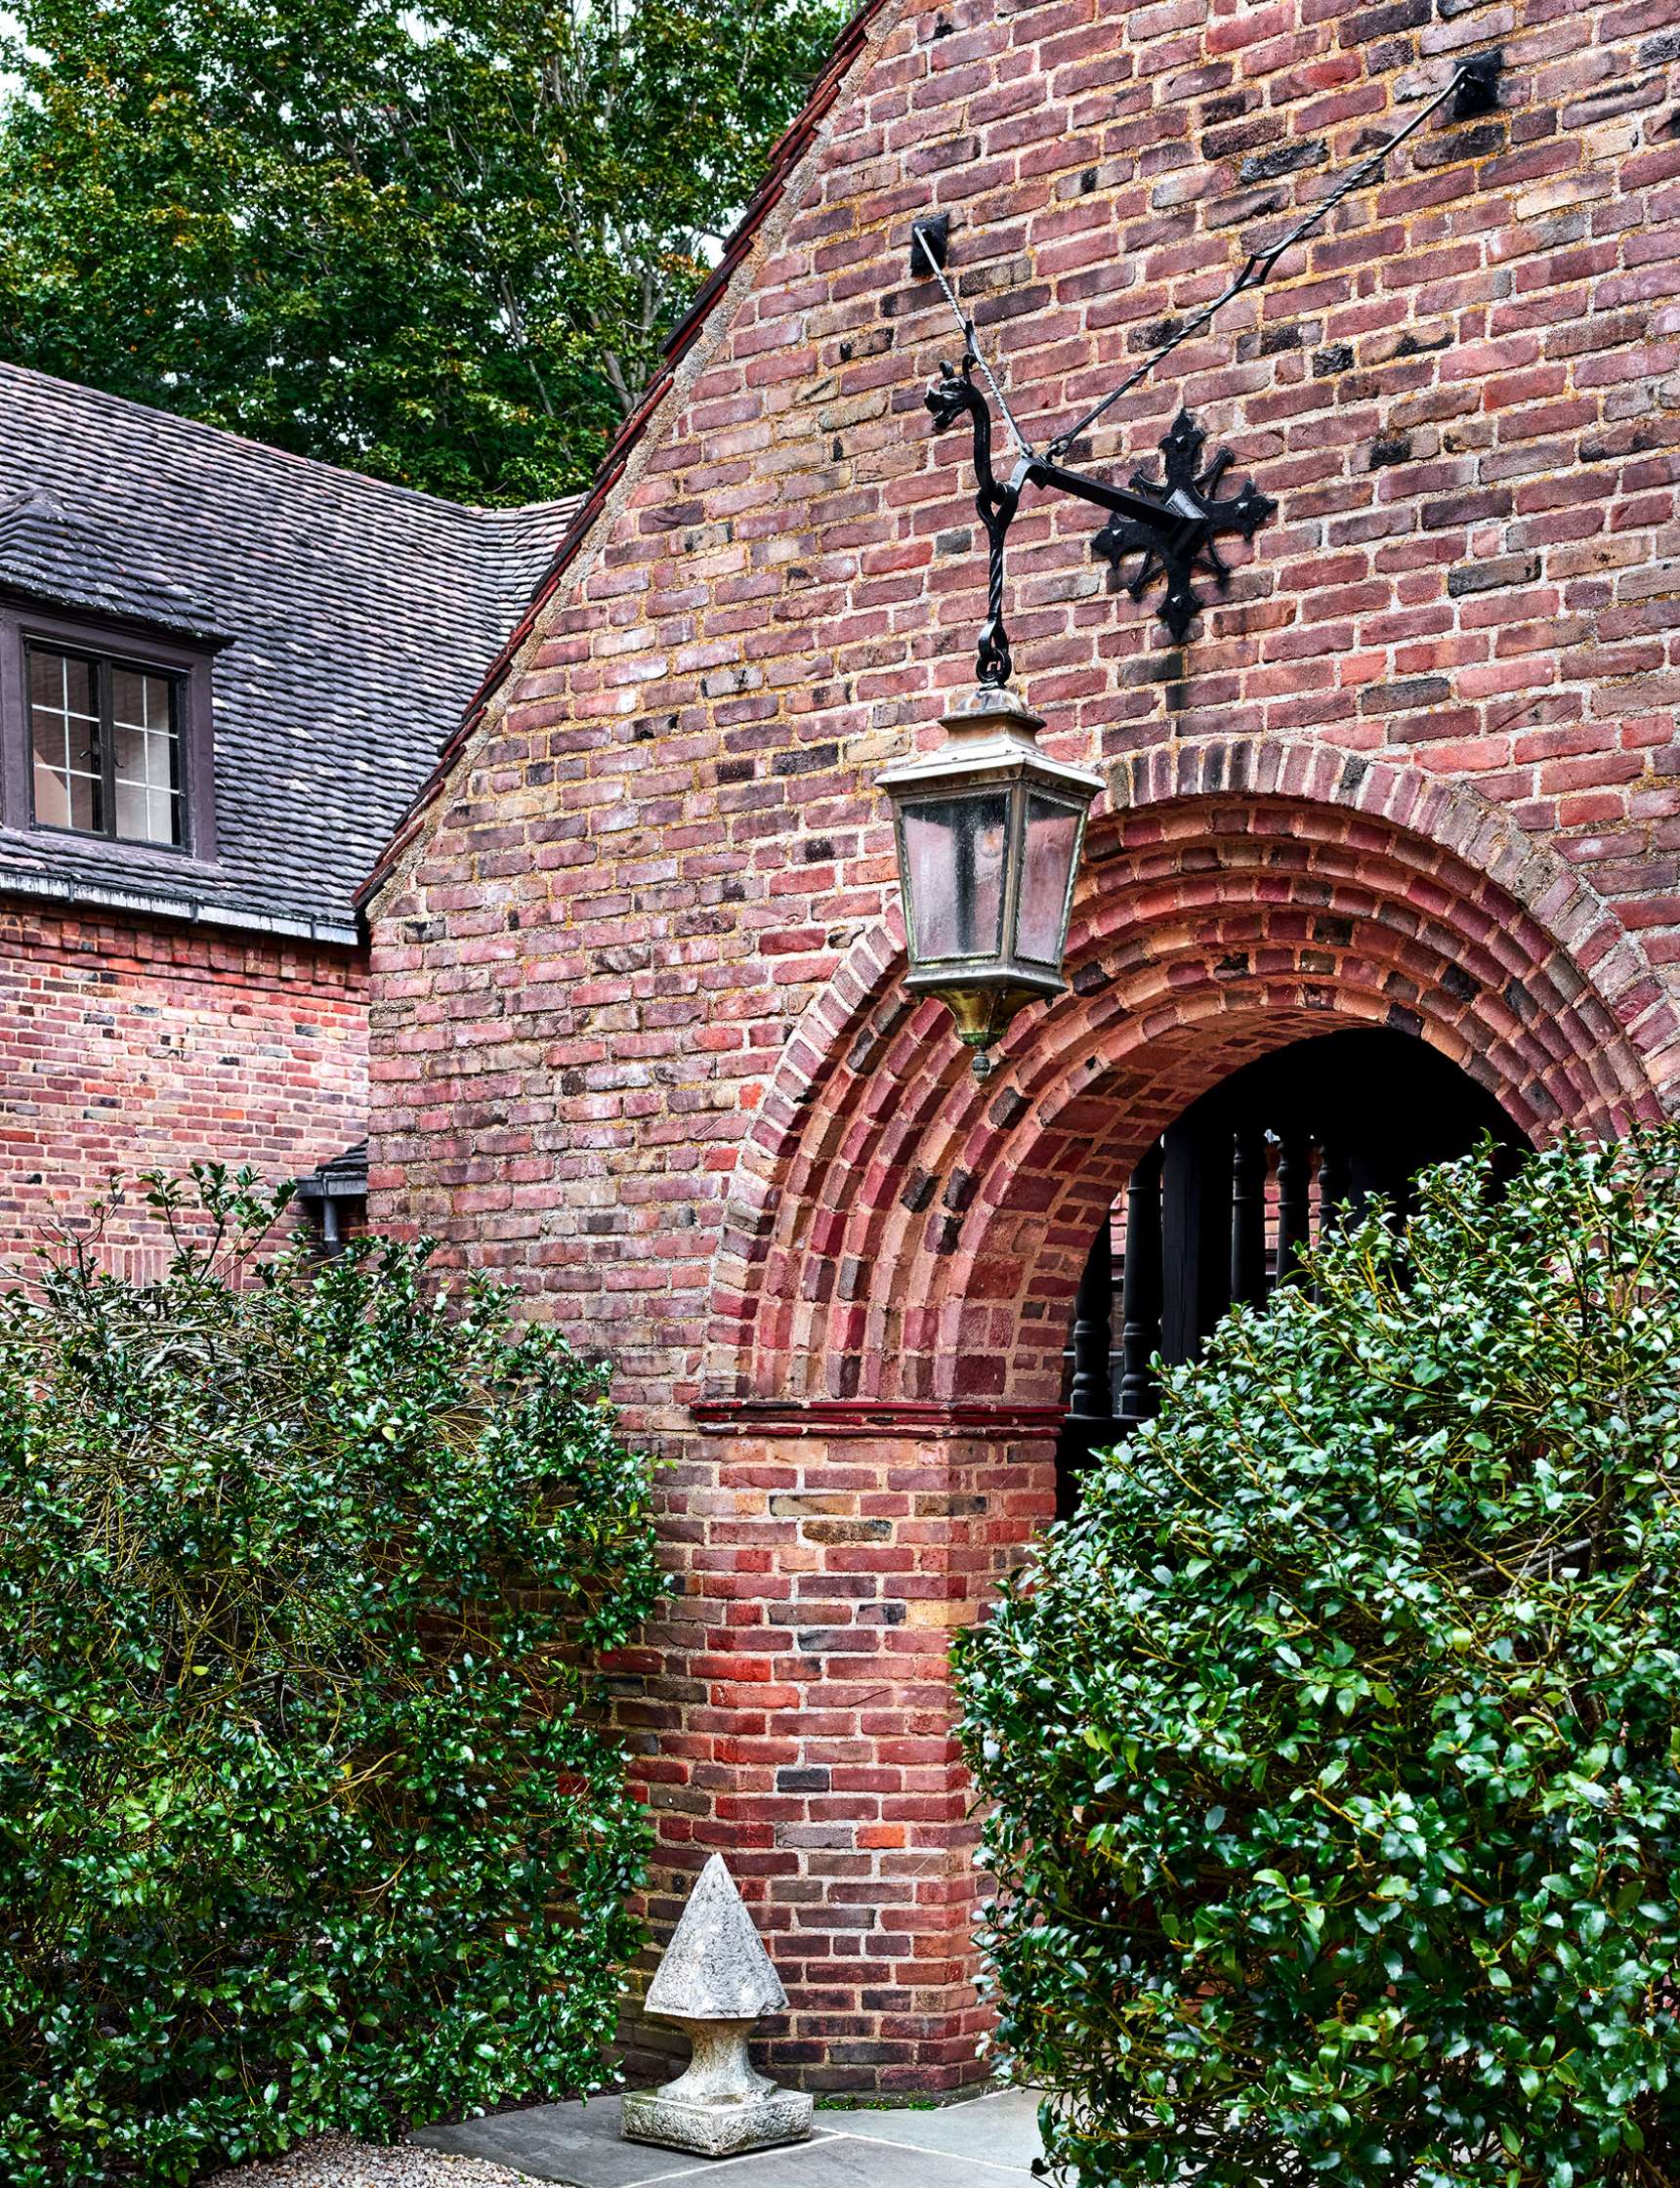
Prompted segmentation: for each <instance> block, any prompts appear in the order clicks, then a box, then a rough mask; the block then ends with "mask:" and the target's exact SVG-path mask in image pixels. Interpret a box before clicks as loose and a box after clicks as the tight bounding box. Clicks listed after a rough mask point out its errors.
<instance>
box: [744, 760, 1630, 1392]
mask: <svg viewBox="0 0 1680 2188" xmlns="http://www.w3.org/2000/svg"><path fill="white" fill-rule="evenodd" d="M1113 788H1114V792H1115V798H1114V803H1115V805H1116V807H1117V809H1118V810H1117V811H1115V812H1113V814H1111V815H1110V817H1109V818H1107V819H1106V820H1102V821H1101V822H1099V823H1098V824H1096V825H1095V826H1094V827H1093V830H1092V834H1091V839H1090V842H1089V846H1088V855H1087V864H1086V871H1085V876H1084V879H1083V882H1082V885H1081V891H1080V897H1079V901H1078V903H1077V905H1076V908H1075V918H1074V926H1073V932H1072V934H1071V939H1070V947H1069V956H1068V970H1069V974H1070V980H1071V991H1070V992H1069V993H1068V994H1067V995H1065V996H1064V997H1063V998H1062V999H1061V1000H1060V1001H1058V1002H1057V1003H1055V1004H1054V1005H1052V1006H1051V1007H1049V1008H1048V1009H1046V1010H1041V1011H1033V1012H1030V1013H1029V1014H1027V1015H1026V1016H1025V1017H1024V1018H1023V1020H1021V1021H1019V1022H1018V1023H1017V1025H1016V1027H1015V1028H1014V1029H1013V1030H1012V1031H1011V1034H1010V1036H1009V1039H1008V1041H1007V1043H1006V1044H1005V1047H1004V1050H1003V1052H1002V1060H1001V1063H1000V1066H999V1069H998V1071H997V1072H996V1073H995V1074H994V1075H993V1076H992V1077H991V1078H990V1079H989V1080H986V1081H977V1080H975V1079H974V1078H973V1077H972V1075H971V1074H970V1073H969V1072H968V1069H967V1064H966V1059H965V1058H964V1056H963V1055H962V1054H961V1053H960V1052H959V1051H958V1049H957V1047H956V1044H955V1042H954V1041H953V1040H952V1039H951V1037H950V1035H949V1031H948V1024H947V1021H946V1019H945V1013H944V1010H943V1008H942V1007H941V1006H940V1005H938V1004H937V1003H928V1002H923V1003H920V1004H911V1003H910V1002H909V1001H908V999H907V998H905V997H904V995H903V990H902V988H901V986H900V974H901V973H902V969H903V956H902V942H901V938H900V935H899V933H898V930H897V929H896V928H895V927H893V926H889V925H884V926H883V927H881V928H879V929H877V930H876V931H874V932H873V933H871V934H870V935H868V936H866V937H865V938H864V939H863V941H861V943H860V944H859V945H858V946H857V947H856V948H855V949H854V951H853V952H852V955H851V957H850V959H849V960H848V961H847V963H846V965H845V966H844V967H843V968H842V971H841V972H840V973H839V975H837V977H836V979H835V981H834V982H833V983H832V984H831V986H830V988H829V989H828V991H827V992H826V994H825V995H824V996H823V998H822V999H821V1001H820V1003H819V1005H818V1006H817V1008H816V1009H815V1010H814V1012H813V1013H812V1014H811V1015H810V1017H809V1018H808V1019H807V1021H806V1022H805V1024H804V1025H802V1027H801V1028H800V1031H799V1033H798V1035H797V1036H796V1038H795V1040H794V1041H793V1043H792V1044H790V1047H789V1050H788V1052H787V1055H786V1057H785V1058H784V1061H783V1067H782V1070H781V1073H780V1074H779V1075H778V1078H777V1082H776V1083H775V1085H774V1086H773V1088H772V1089H771V1092H770V1094H769V1097H768V1099H767V1101H766V1104H765V1108H764V1113H763V1115H762V1116H761V1118H760V1120H759V1124H758V1128H757V1130H756V1131H755V1134H754V1136H753V1139H752V1142H751V1144H750V1145H749V1147H748V1148H747V1150H746V1151H745V1152H744V1157H743V1163H742V1168H741V1171H740V1174H739V1180H738V1186H737V1191H736V1194H735V1200H734V1204H733V1206H732V1210H731V1217H730V1221H729V1223H728V1225H727V1227H726V1231H725V1235H724V1237H723V1240H722V1241H721V1243H720V1249H719V1255H718V1259H717V1263H716V1283H715V1285H714V1293H713V1314H712V1321H711V1328H710V1333H709V1334H710V1346H709V1353H708V1370H709V1375H708V1386H707V1387H708V1395H709V1396H711V1397H712V1398H714V1399H717V1400H723V1401H725V1402H728V1401H731V1400H733V1401H736V1402H738V1401H742V1400H746V1401H752V1400H759V1401H787V1400H814V1399H815V1400H822V1399H842V1400H849V1401H863V1402H867V1401H877V1402H880V1403H882V1404H898V1403H903V1402H928V1401H933V1402H939V1403H945V1404H950V1403H961V1402H963V1401H973V1400H979V1401H983V1402H986V1401H990V1402H993V1403H995V1402H998V1401H1006V1402H1008V1403H1011V1404H1014V1405H1020V1406H1043V1405H1049V1404H1054V1402H1055V1399H1056V1396H1057V1391H1058V1387H1059V1381H1060V1372H1061V1352H1062V1346H1063V1343H1064V1339H1065V1334H1066V1325H1067V1317H1068V1312H1069V1310H1070V1306H1071V1295H1072V1291H1073V1288H1074V1285H1075V1283H1076V1282H1077V1277H1078V1271H1079V1267H1080V1264H1081V1262H1082V1259H1083V1255H1084V1252H1085V1249H1086V1246H1087V1245H1088V1242H1089V1239H1090V1236H1091V1234H1092V1231H1093V1230H1094V1228H1095V1225H1096V1223H1097V1221H1098V1219H1099V1212H1100V1210H1101V1208H1102V1207H1103V1206H1104V1205H1106V1204H1107V1203H1108V1202H1109V1201H1110V1200H1111V1199H1113V1196H1114V1194H1115V1193H1116V1192H1117V1191H1118V1190H1119V1189H1120V1187H1121V1185H1122V1184H1123V1182H1124V1179H1125V1177H1126V1175H1127V1174H1128V1173H1129V1170H1130V1168H1131V1166H1132V1164H1133V1162H1134V1161H1135V1159H1136V1157H1137V1155H1138V1153H1139V1151H1140V1150H1141V1149H1142V1147H1144V1146H1145V1145H1146V1144H1147V1142H1148V1140H1149V1139H1150V1137H1151V1136H1153V1135H1154V1134H1155V1132H1156V1131H1158V1130H1159V1129H1160V1127H1161V1126H1162V1124H1164V1123H1165V1122H1166V1121H1167V1120H1168V1119H1169V1118H1170V1117H1171V1116H1172V1115H1176V1114H1177V1112H1178V1111H1179V1110H1180V1109H1182V1108H1183V1107H1184V1106H1185V1105H1186V1104H1187V1103H1188V1102H1190V1101H1192V1100H1194V1099H1195V1097H1196V1096H1197V1094H1199V1093H1201V1092H1203V1091H1204V1090H1205V1089H1206V1088H1207V1087H1208V1086H1210V1085H1212V1084H1213V1083H1215V1082H1216V1081H1217V1080H1218V1079H1220V1078H1222V1077H1223V1076H1225V1075H1226V1073H1229V1072H1231V1071H1233V1070H1235V1069H1237V1068H1238V1067H1239V1065H1241V1064H1243V1063H1246V1062H1249V1061H1251V1060H1252V1059H1253V1058H1254V1057H1256V1056H1259V1055H1263V1054H1265V1053H1267V1052H1269V1051H1270V1050H1272V1049H1275V1048H1277V1047H1280V1046H1282V1045H1283V1044H1285V1043H1287V1042H1290V1041H1294V1040H1298V1039H1303V1038H1307V1037H1310V1036H1311V1035H1313V1034H1315V1033H1321V1032H1327V1031H1334V1030H1336V1029H1337V1028H1340V1027H1345V1026H1357V1025H1388V1026H1398V1027H1401V1028H1404V1029H1406V1030H1407V1031H1411V1032H1414V1033H1416V1034H1417V1035H1419V1036H1420V1037H1421V1038H1423V1039H1424V1040H1426V1041H1428V1042H1429V1043H1430V1044H1431V1045H1432V1046H1434V1047H1436V1048H1437V1049H1439V1050H1440V1051H1442V1052H1443V1053H1444V1054H1445V1055H1447V1056H1449V1057H1450V1058H1451V1059H1452V1060H1453V1061H1454V1062H1456V1063H1458V1064H1459V1065H1460V1066H1461V1067H1462V1068H1463V1069H1464V1070H1465V1071H1467V1072H1468V1073H1470V1074H1471V1075H1472V1076H1473V1077H1475V1078H1476V1079H1477V1080H1478V1081H1479V1082H1480V1083H1482V1084H1483V1085H1485V1086H1486V1087H1488V1088H1489V1090H1490V1091H1491V1093H1493V1094H1494V1096H1495V1097H1496V1098H1497V1099H1498V1100H1499V1101H1500V1102H1501V1103H1502V1105H1503V1106H1504V1107H1505V1109H1506V1110H1507V1111H1508V1113H1509V1114H1510V1115H1511V1116H1512V1117H1513V1119H1514V1121H1515V1122H1516V1123H1518V1124H1519V1125H1520V1126H1521V1127H1522V1128H1523V1129H1524V1130H1525V1131H1526V1132H1528V1133H1529V1134H1530V1135H1531V1136H1532V1137H1534V1138H1544V1137H1545V1136H1546V1135H1547V1134H1549V1133H1550V1132H1553V1131H1555V1130H1557V1129H1559V1128H1561V1127H1562V1126H1564V1125H1566V1124H1573V1125H1576V1126H1578V1127H1580V1128H1582V1129H1584V1130H1587V1131H1590V1132H1599V1133H1604V1132H1617V1131H1620V1130H1624V1129H1625V1128H1626V1127H1627V1126H1628V1124H1629V1123H1631V1122H1632V1121H1633V1120H1634V1119H1635V1118H1637V1117H1641V1116H1649V1115H1657V1114H1659V1113H1660V1111H1661V1109H1662V1107H1663V1093H1664V1090H1665V1089H1666V1090H1669V1091H1670V1092H1671V1091H1672V1089H1673V1086H1674V1072H1673V1069H1672V1065H1673V1059H1672V1054H1671V1044H1672V1040H1673V1024H1672V1011H1671V1006H1670V1004H1669V1002H1668V999H1667V997H1666V995H1665V993H1664V991H1663V989H1662V988H1661V986H1660V984H1659V983H1658V982H1657V980H1656V979H1655V976H1654V975H1653V974H1652V972H1651V969H1650V967H1649V965H1648V964H1647V962H1646V961H1645V958H1644V956H1643V952H1642V951H1640V949H1639V948H1638V947H1637V945H1636V944H1635V943H1634V941H1633V940H1632V939H1631V938H1630V937H1629V936H1628V935H1627V934H1626V933H1625V931H1624V930H1623V929H1622V928H1621V927H1620V924H1619V922H1618V921H1617V920H1616V918H1615V916H1614V914H1613V913H1612V912H1611V911H1610V910H1609V909H1608V908H1607V907H1606V906H1605V905H1604V904H1603V903H1602V902H1601V901H1600V900H1598V899H1597V898H1596V897H1594V896H1593V894H1592V892H1591V891H1590V890H1589V889H1587V888H1586V887H1585V886H1584V884H1582V883H1581V882H1580V881H1579V880H1578V878H1577V877H1576V876H1575V874H1574V873H1573V872H1572V871H1571V870H1570V869H1569V868H1568V867H1567V866H1565V865H1563V864H1562V863H1561V862H1559V861H1557V860H1556V859H1555V858H1553V857H1552V856H1551V855H1550V854H1548V853H1545V852H1543V851H1537V850H1535V849H1534V848H1533V845H1532V844H1531V843H1529V842H1528V840H1527V839H1525V838H1524V837H1523V836H1522V835H1521V833H1520V832H1519V831H1517V830H1515V829H1514V828H1512V827H1511V826H1510V824H1509V823H1508V822H1504V821H1501V820H1496V819H1495V818H1494V817H1492V816H1491V812H1490V809H1489V808H1488V807H1487V805H1486V803H1485V801H1483V800H1482V799H1481V798H1479V797H1478V796H1477V795H1476V793H1474V792H1472V791H1468V790H1465V789H1463V788H1453V787H1451V786H1449V785H1444V784H1438V783H1435V782H1433V781H1432V780H1431V779H1430V778H1427V777H1425V776H1423V775H1422V774H1421V773H1418V772H1416V771H1407V770H1403V769H1396V768H1388V767H1376V766H1371V767H1365V766H1364V765H1363V764H1361V763H1359V762H1357V761H1351V760H1349V759H1348V757H1347V756H1346V755H1344V754H1341V753H1337V752H1333V751H1330V750H1327V749H1325V748H1323V747H1320V748H1316V749H1315V748H1308V747H1300V746H1286V745H1276V746H1265V745H1250V746H1235V745H1229V744H1221V743H1219V742H1217V741H1212V740H1210V741H1207V742H1204V743H1201V744H1186V745H1183V746H1180V747H1179V748H1177V749H1176V750H1174V751H1171V752H1161V753H1152V754H1149V755H1146V756H1143V757H1141V758H1140V759H1139V760H1137V761H1135V762H1128V763H1122V765H1121V767H1120V769H1118V770H1117V771H1116V778H1115V780H1114V783H1113ZM1665 1052H1666V1053H1665Z"/></svg>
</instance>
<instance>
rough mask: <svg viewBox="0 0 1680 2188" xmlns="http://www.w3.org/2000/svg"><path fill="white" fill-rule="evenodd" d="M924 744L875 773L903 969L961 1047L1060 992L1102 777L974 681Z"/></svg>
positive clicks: (1010, 702)
mask: <svg viewBox="0 0 1680 2188" xmlns="http://www.w3.org/2000/svg"><path fill="white" fill-rule="evenodd" d="M943 721H944V724H945V742H944V743H943V744H942V745H940V747H939V748H938V750H937V751H933V752H926V753H919V754H916V755H914V756H912V757H911V758H909V759H904V760H896V761H894V763H893V765H892V766H891V767H890V768H887V769H886V770H885V771H884V772H883V773H882V774H881V775H879V776H877V777H876V778H875V780H876V784H877V786H878V787H879V788H880V789H883V790H885V791H886V793H887V795H888V796H889V797H890V798H891V799H892V801H893V816H894V820H895V822H896V824H897V831H898V846H899V881H900V886H901V887H902V888H903V896H904V927H905V931H906V933H907V935H908V937H909V947H910V969H909V974H908V976H907V978H906V980H905V983H904V985H905V986H906V987H907V988H909V989H912V990H913V991H916V992H920V993H927V994H934V995H938V996H939V997H940V999H941V1000H942V1001H943V1002H944V1003H945V1004H946V1005H947V1007H948V1008H949V1010H950V1014H951V1016H952V1017H953V1018H954V1019H955V1020H956V1029H957V1034H958V1037H959V1038H960V1039H961V1040H962V1041H964V1042H965V1043H966V1044H967V1046H968V1047H970V1048H972V1049H973V1050H974V1052H975V1054H974V1068H975V1072H976V1073H977V1075H979V1076H981V1077H985V1075H986V1074H987V1073H988V1072H989V1071H990V1070H991V1059H990V1057H989V1056H988V1054H987V1051H988V1050H989V1049H990V1047H991V1046H992V1044H993V1042H994V1041H996V1040H997V1039H998V1038H999V1037H1000V1036H1001V1034H1002V1032H1003V1030H1004V1028H1005V1027H1006V1026H1007V1025H1008V1024H1009V1021H1010V1020H1011V1019H1012V1018H1013V1017H1014V1016H1015V1013H1016V1012H1017V1011H1018V1010H1019V1009H1020V1008H1021V1006H1022V1005H1023V1004H1024V1003H1029V1002H1032V1001H1033V1000H1035V999H1036V998H1037V997H1039V996H1042V995H1059V994H1060V993H1061V992H1062V989H1063V987H1064V985H1065V983H1064V981H1063V978H1062V955H1063V951H1064V950H1065V949H1066V947H1067V944H1068V916H1069V913H1070V911H1071V908H1072V901H1073V876H1074V875H1075V873H1076V872H1077V871H1078V866H1079V846H1080V844H1081V842H1082V841H1083V838H1084V833H1085V815H1086V813H1087V811H1088V810H1089V808H1090V804H1091V800H1092V799H1093V798H1094V797H1095V796H1096V794H1097V792H1098V791H1099V790H1100V789H1101V788H1102V778H1101V777H1100V776H1097V775H1093V774H1092V773H1091V772H1090V771H1089V770H1088V769H1086V768H1075V767H1069V766H1067V765H1065V764H1064V763H1063V762H1062V761H1060V760H1052V759H1049V758H1047V757H1046V756H1045V755H1044V754H1043V753H1042V752H1040V751H1039V749H1038V743H1037V733H1038V732H1039V731H1040V730H1041V729H1042V728H1043V727H1044V722H1043V717H1042V716H1041V715H1037V714H1034V713H1033V712H1032V710H1031V708H1030V707H1029V706H1028V705H1027V704H1026V702H1025V701H1024V700H1023V699H1022V698H1021V697H1020V696H1019V695H1018V694H1016V693H1014V692H1012V691H1009V690H1007V689H998V688H996V687H993V686H990V685H981V686H979V687H978V688H977V689H976V690H975V691H973V692H972V693H971V694H969V695H968V697H967V698H966V699H965V700H964V701H963V702H962V704H961V705H960V706H958V707H956V708H954V709H953V710H952V711H951V712H950V713H949V714H946V715H945V716H944V717H943Z"/></svg>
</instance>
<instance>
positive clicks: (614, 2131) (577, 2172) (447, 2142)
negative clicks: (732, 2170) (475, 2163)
mask: <svg viewBox="0 0 1680 2188" xmlns="http://www.w3.org/2000/svg"><path fill="white" fill-rule="evenodd" d="M620 2115H621V2100H620V2099H619V2098H617V2097H592V2098H591V2099H590V2101H589V2103H588V2104H579V2103H572V2104H537V2105H530V2106H527V2107H526V2109H525V2111H523V2112H495V2113H491V2114H489V2115H488V2116H487V2117H486V2118H484V2119H482V2120H463V2121H461V2122H460V2123H459V2124H458V2125H454V2126H447V2127H418V2128H416V2129H415V2131H414V2133H413V2134H412V2135H411V2136H410V2138H409V2139H410V2141H412V2142H416V2143H419V2144H420V2145H421V2147H422V2148H423V2149H427V2150H446V2151H449V2152H450V2153H451V2154H452V2155H453V2156H455V2157H457V2158H487V2159H488V2160H489V2162H490V2164H491V2165H495V2166H508V2167H512V2169H513V2170H514V2171H515V2172H523V2173H528V2174H529V2175H530V2176H531V2178H532V2179H533V2180H552V2181H557V2182H560V2183H563V2184H564V2188H651V2184H652V2183H653V2182H654V2181H665V2180H669V2179H671V2178H672V2177H673V2175H692V2174H693V2171H694V2169H695V2167H699V2169H700V2170H702V2171H704V2172H708V2173H721V2172H722V2171H724V2170H725V2169H726V2168H727V2167H734V2166H739V2165H746V2164H748V2163H749V2162H750V2161H749V2160H748V2159H744V2158H729V2159H725V2158H705V2159H700V2158H693V2157H689V2156H686V2155H685V2154H684V2153H683V2152H682V2151H680V2150H655V2149H654V2148H653V2147H652V2146H651V2144H649V2143H641V2142H624V2141H622V2140H621V2139H620V2137H619V2127H620V2125H621V2118H620ZM818 2132H819V2134H820V2133H821V2132H822V2130H821V2129H820V2128H819V2130H818ZM796 2147H798V2148H800V2149H804V2150H809V2149H810V2148H811V2144H810V2143H803V2144H799V2145H797V2146H796Z"/></svg>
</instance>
